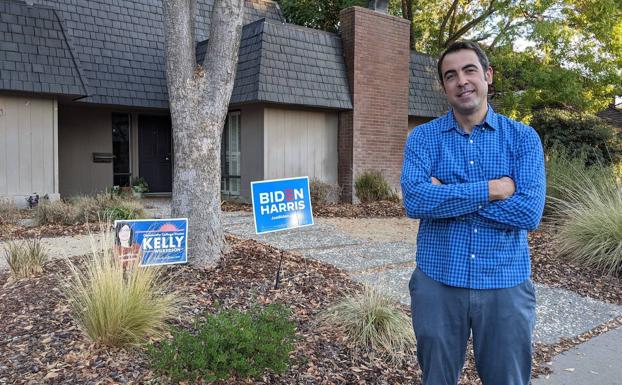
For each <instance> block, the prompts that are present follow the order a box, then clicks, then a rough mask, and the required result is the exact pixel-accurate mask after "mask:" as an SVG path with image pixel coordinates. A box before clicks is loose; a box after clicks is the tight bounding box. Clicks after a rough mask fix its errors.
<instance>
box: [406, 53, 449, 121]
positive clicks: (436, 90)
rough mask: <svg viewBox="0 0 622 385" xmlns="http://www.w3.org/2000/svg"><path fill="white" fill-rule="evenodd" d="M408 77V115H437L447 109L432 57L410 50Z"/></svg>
mask: <svg viewBox="0 0 622 385" xmlns="http://www.w3.org/2000/svg"><path fill="white" fill-rule="evenodd" d="M409 78H410V84H409V92H408V115H411V116H426V117H438V116H440V115H442V114H444V113H445V112H447V111H448V109H449V104H448V103H447V99H446V98H445V95H444V93H443V89H442V88H441V85H440V84H439V82H438V76H437V74H436V61H435V60H434V59H433V58H431V57H429V56H427V55H424V54H421V53H418V52H414V51H413V52H411V53H410V76H409Z"/></svg>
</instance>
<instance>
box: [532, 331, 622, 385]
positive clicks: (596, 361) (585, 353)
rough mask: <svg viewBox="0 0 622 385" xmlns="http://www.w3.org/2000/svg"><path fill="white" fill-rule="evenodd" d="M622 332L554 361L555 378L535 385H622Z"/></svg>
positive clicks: (607, 336)
mask: <svg viewBox="0 0 622 385" xmlns="http://www.w3.org/2000/svg"><path fill="white" fill-rule="evenodd" d="M621 384H622V329H621V328H617V329H614V330H611V331H608V332H607V333H605V334H601V335H599V336H597V337H594V338H592V339H591V340H589V341H587V342H585V343H583V344H581V345H579V346H577V347H575V348H573V349H570V350H569V351H567V352H564V353H562V354H560V355H559V356H557V357H555V358H554V359H553V374H552V375H550V376H544V377H541V378H537V379H535V380H533V381H532V382H531V385H621Z"/></svg>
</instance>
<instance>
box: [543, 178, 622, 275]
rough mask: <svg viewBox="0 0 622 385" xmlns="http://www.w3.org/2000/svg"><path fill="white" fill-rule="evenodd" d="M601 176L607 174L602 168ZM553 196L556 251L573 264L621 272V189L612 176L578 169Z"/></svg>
mask: <svg viewBox="0 0 622 385" xmlns="http://www.w3.org/2000/svg"><path fill="white" fill-rule="evenodd" d="M603 173H604V174H603V175H607V174H606V173H605V172H604V171H603ZM561 192H562V196H563V197H562V198H555V199H552V202H551V203H552V206H553V208H554V211H555V217H554V218H555V222H556V224H557V226H558V231H557V232H556V233H555V241H556V245H557V250H558V252H559V254H560V255H562V256H565V257H567V258H569V259H571V260H572V261H575V262H576V263H579V264H581V265H583V266H585V267H587V268H593V269H596V270H599V271H601V272H603V273H606V274H617V275H619V274H622V188H621V186H620V185H619V183H618V182H616V180H615V178H614V177H613V176H610V177H597V178H593V177H592V176H591V175H590V174H588V173H583V172H577V173H576V174H575V176H574V182H573V183H572V184H571V185H570V187H568V186H562V187H561Z"/></svg>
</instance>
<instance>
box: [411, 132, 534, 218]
mask: <svg viewBox="0 0 622 385" xmlns="http://www.w3.org/2000/svg"><path fill="white" fill-rule="evenodd" d="M423 135H424V134H423V132H421V130H414V131H413V132H412V133H411V135H410V136H409V138H408V142H407V144H406V148H405V152H404V166H403V169H402V180H401V184H402V194H403V197H404V205H405V207H406V212H407V214H408V216H409V217H412V218H422V219H423V218H426V219H442V218H454V217H462V216H464V217H468V218H469V219H471V220H473V221H474V222H475V223H476V224H478V225H480V226H488V227H495V228H501V229H526V230H533V229H535V228H537V227H538V224H539V222H540V219H541V217H542V211H543V209H544V197H545V189H546V182H545V175H544V155H543V151H542V145H541V143H540V139H539V138H538V136H537V134H536V133H535V132H528V133H527V134H526V135H525V137H524V138H523V140H521V143H520V145H519V149H518V152H517V157H516V163H515V164H514V167H513V169H514V173H513V175H512V177H511V178H510V177H507V176H505V177H502V178H499V179H494V180H488V181H479V182H467V183H455V184H443V183H442V182H441V181H440V180H439V179H437V178H436V177H434V176H433V175H431V164H432V162H431V158H430V154H429V151H428V149H427V148H426V145H425V138H424V137H423Z"/></svg>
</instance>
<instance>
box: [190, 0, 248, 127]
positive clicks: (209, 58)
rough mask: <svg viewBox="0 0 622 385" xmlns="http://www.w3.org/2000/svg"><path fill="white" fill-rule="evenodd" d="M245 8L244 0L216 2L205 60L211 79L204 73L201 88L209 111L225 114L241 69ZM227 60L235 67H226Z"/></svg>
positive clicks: (206, 69) (220, 0)
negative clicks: (239, 55)
mask: <svg viewBox="0 0 622 385" xmlns="http://www.w3.org/2000/svg"><path fill="white" fill-rule="evenodd" d="M243 7H244V0H215V1H214V8H213V10H212V17H211V20H212V23H211V24H210V32H209V41H208V42H207V50H206V52H205V59H204V60H203V69H204V71H205V74H207V75H208V76H205V74H203V77H202V78H201V79H200V88H201V89H203V92H202V93H201V98H202V101H203V103H201V105H203V106H206V108H207V109H208V110H209V111H215V112H218V111H225V115H226V111H227V106H228V105H229V100H230V98H231V92H232V90H233V82H234V80H235V73H236V69H237V63H238V51H239V49H240V38H241V35H242V16H243V9H244V8H243ZM221 20H227V22H226V23H225V22H221ZM223 61H224V62H226V63H232V65H226V64H223ZM199 75H201V74H199ZM218 118H219V119H220V117H218ZM222 119H224V116H223V117H222Z"/></svg>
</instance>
